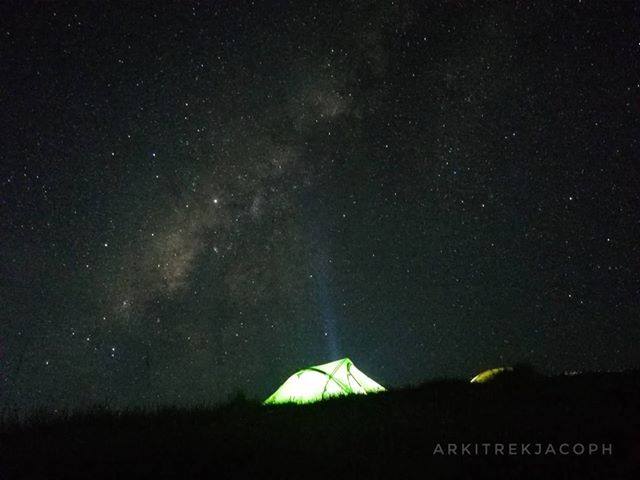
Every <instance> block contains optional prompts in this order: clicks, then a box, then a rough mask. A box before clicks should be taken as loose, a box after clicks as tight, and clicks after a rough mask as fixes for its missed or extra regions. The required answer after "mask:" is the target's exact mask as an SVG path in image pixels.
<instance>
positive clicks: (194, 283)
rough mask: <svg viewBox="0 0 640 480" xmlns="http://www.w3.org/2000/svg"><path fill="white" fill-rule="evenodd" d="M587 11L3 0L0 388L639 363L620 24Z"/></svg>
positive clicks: (621, 7)
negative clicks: (336, 363) (319, 368)
mask: <svg viewBox="0 0 640 480" xmlns="http://www.w3.org/2000/svg"><path fill="white" fill-rule="evenodd" d="M303 3H304V5H303ZM585 3H589V2H577V3H575V4H573V3H572V4H567V5H563V6H549V5H548V4H547V3H544V2H542V3H540V4H536V3H535V2H526V3H520V2H516V3H514V4H513V5H496V4H492V3H491V2H488V3H486V4H484V3H477V2H474V3H467V2H440V3H432V2H409V3H407V4H406V5H403V6H400V5H398V4H395V3H394V2H385V3H383V2H349V4H348V5H345V4H344V3H341V4H339V5H338V4H337V5H332V4H331V2H320V3H318V4H307V3H306V2H300V3H299V4H297V5H296V4H285V3H283V4H278V5H268V4H266V3H264V4H261V5H250V4H246V5H244V4H241V3H238V2H234V3H229V4H226V2H210V3H205V2H202V3H189V4H182V3H178V4H173V3H168V2H167V3H164V2H160V3H158V2H156V3H155V4H154V6H153V7H152V8H151V7H148V8H145V7H143V6H141V5H135V6H129V7H126V8H124V7H123V8H122V9H119V8H118V7H111V6H87V5H83V4H80V3H78V4H73V3H65V4H64V5H58V4H56V3H44V4H43V3H41V2H34V3H33V4H31V3H29V2H25V3H24V5H21V7H20V8H18V9H13V10H11V9H9V8H8V7H2V8H3V10H6V11H4V12H0V13H2V15H0V18H3V21H2V22H3V28H2V32H1V34H2V43H1V46H0V48H1V50H0V53H1V54H2V58H3V62H2V67H1V68H2V69H3V70H2V75H0V102H1V107H2V108H0V126H1V127H2V131H3V140H2V143H1V144H0V154H1V159H2V162H1V166H2V168H1V171H0V182H1V185H2V196H1V198H0V201H1V204H0V208H1V210H0V215H1V218H2V229H1V233H0V294H1V298H2V305H3V308H2V311H1V312H0V320H1V323H0V325H1V328H2V329H1V330H0V355H1V356H0V362H1V371H0V373H1V374H2V382H3V383H2V388H1V389H0V395H1V396H2V397H1V398H2V399H3V401H4V402H7V403H8V404H10V405H14V406H17V407H25V408H29V407H31V406H34V405H56V406H59V405H71V406H83V405H88V404H92V403H96V402H99V403H107V404H113V405H118V406H122V405H141V404H143V405H146V404H149V403H154V404H155V403H160V404H182V403H190V404H191V403H199V402H200V403H201V402H217V401H221V400H224V399H226V398H227V397H228V396H229V395H233V394H234V392H237V391H244V392H246V393H247V394H249V395H251V396H258V397H259V396H262V395H264V394H266V393H268V392H269V391H271V390H272V389H273V386H274V385H277V384H279V383H280V382H281V380H282V379H283V377H284V376H286V375H287V374H288V373H290V372H291V371H292V370H295V369H296V368H299V367H302V366H305V365H312V364H319V363H323V362H327V361H331V360H334V359H335V358H333V357H341V356H349V357H350V358H352V359H353V360H354V362H355V363H357V364H358V365H359V366H360V367H361V368H362V369H363V370H364V371H367V372H371V374H372V375H373V376H374V377H375V378H376V379H379V380H380V381H381V383H383V384H385V385H388V386H391V387H394V386H401V385H405V384H407V383H416V382H420V381H423V380H426V379H431V378H437V377H444V376H454V377H460V378H466V377H470V376H472V374H474V373H477V371H479V370H482V369H485V368H489V367H495V366H500V365H504V364H514V363H519V362H522V363H530V364H532V365H533V366H534V367H535V368H538V369H540V370H541V371H545V372H563V371H565V370H612V369H622V368H631V367H633V366H637V365H638V360H639V357H638V350H637V347H636V345H637V340H638V339H639V338H640V330H638V323H637V320H636V319H637V316H638V313H639V311H640V304H639V303H638V302H639V299H640V277H639V274H638V272H639V271H640V269H639V267H640V265H639V264H638V258H640V255H639V254H640V252H638V248H639V247H638V246H639V245H640V243H639V242H638V238H640V222H639V221H638V212H639V211H640V198H639V196H638V192H640V188H639V186H640V174H639V173H638V169H637V165H636V161H635V159H636V158H637V154H638V143H637V138H638V131H639V129H638V123H637V118H638V93H639V91H640V87H639V85H638V78H637V72H638V71H640V68H639V67H640V65H638V56H637V53H638V44H637V39H638V33H639V32H638V25H640V22H638V21H637V20H638V10H637V6H635V5H633V4H632V3H619V4H616V5H614V6H612V5H608V6H606V7H605V6H601V5H598V4H589V5H585ZM605 19H606V20H605Z"/></svg>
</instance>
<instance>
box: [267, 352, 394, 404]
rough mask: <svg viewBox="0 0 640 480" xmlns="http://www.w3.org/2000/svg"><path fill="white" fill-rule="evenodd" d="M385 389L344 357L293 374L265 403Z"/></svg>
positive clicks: (318, 399)
mask: <svg viewBox="0 0 640 480" xmlns="http://www.w3.org/2000/svg"><path fill="white" fill-rule="evenodd" d="M384 390H385V389H384V387H383V386H382V385H379V384H378V383H376V382H374V381H373V380H371V379H370V378H369V377H367V376H366V375H365V374H364V373H362V372H361V371H360V370H358V369H357V368H356V366H355V365H354V364H353V362H352V361H351V360H349V359H348V358H343V359H342V360H336V361H335V362H331V363H326V364H324V365H317V366H315V367H309V368H305V369H302V370H300V371H299V372H296V373H294V374H293V375H291V376H290V377H289V378H288V379H287V381H286V382H284V383H283V384H282V386H281V387H280V388H279V389H278V390H276V391H275V392H274V393H273V395H271V396H270V397H269V398H267V399H266V400H265V401H264V404H265V405H272V404H277V403H312V402H318V401H320V400H325V399H327V398H329V397H335V396H339V395H352V394H367V393H373V392H383V391H384Z"/></svg>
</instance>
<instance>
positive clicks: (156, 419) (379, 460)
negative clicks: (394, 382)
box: [0, 370, 640, 479]
mask: <svg viewBox="0 0 640 480" xmlns="http://www.w3.org/2000/svg"><path fill="white" fill-rule="evenodd" d="M639 380H640V371H632V372H625V373H597V374H596V373H591V374H579V375H573V376H560V377H543V376H538V375H535V374H533V373H532V372H526V371H522V370H520V371H516V372H514V373H513V374H509V375H505V376H503V377H502V378H499V379H497V380H495V381H493V382H490V383H487V384H482V385H478V384H469V383H467V382H462V381H454V380H443V381H437V382H429V383H426V384H424V385H421V386H419V387H415V388H408V389H404V390H396V391H390V392H387V393H382V394H376V395H369V396H358V397H355V396H354V397H349V398H342V399H337V400H332V401H328V402H324V403H319V404H314V405H308V406H270V407H266V406H262V405H260V403H259V402H252V401H248V400H236V401H233V402H230V403H228V404H226V405H222V406H216V407H208V408H205V407H202V408H194V409H161V410H157V411H128V412H113V411H109V410H108V409H102V408H100V409H96V410H94V411H91V412H85V413H74V414H71V415H60V414H58V415H57V416H56V415H47V414H44V413H41V414H40V415H39V416H35V417H31V418H30V419H29V420H28V421H25V420H21V421H19V422H16V421H15V419H14V420H12V419H11V418H5V420H4V423H3V425H2V433H1V436H0V448H1V451H0V455H1V456H0V458H1V462H2V463H1V467H0V468H1V469H2V470H0V478H3V479H4V478H31V479H39V478H66V479H69V478H91V479H101V478H131V477H135V478H213V477H215V478H265V477H267V478H320V477H325V478H329V477H330V478H345V477H351V478H484V477H487V478H525V477H526V478H528V477H531V478H544V477H543V476H546V477H548V478H606V479H613V478H638V477H636V476H634V470H635V471H636V473H637V470H638V467H640V409H639V405H640V392H639V389H638V385H640V382H639ZM449 443H455V444H456V445H457V449H458V451H457V454H455V455H454V454H453V453H451V454H449V453H448V452H449V449H450V448H451V447H449V446H448V444H449ZM485 443H489V444H491V445H492V446H491V447H489V448H490V449H495V446H494V445H495V444H496V443H498V444H505V447H504V448H505V449H508V448H509V447H508V444H510V443H513V444H516V445H517V447H515V448H517V449H522V448H523V447H522V446H523V445H526V444H529V445H530V446H529V447H528V448H529V452H530V453H528V454H522V453H521V454H518V455H508V454H507V453H508V452H506V451H505V453H504V454H502V455H500V454H498V455H496V454H495V453H492V454H489V455H484V454H482V453H480V454H474V453H473V451H474V448H476V447H474V445H476V444H478V445H479V447H477V448H480V452H482V448H484V447H482V444H485ZM537 444H541V445H542V448H543V449H545V450H546V449H547V448H549V447H548V445H552V447H551V448H553V449H554V450H555V454H553V453H550V452H549V453H548V454H547V455H536V454H535V453H536V451H537V449H539V448H540V447H539V446H537ZM563 444H567V445H568V447H563V448H564V449H566V448H568V449H569V450H570V453H569V454H568V455H564V454H561V453H560V452H559V449H560V446H561V445H563ZM589 444H593V445H598V451H597V452H594V453H592V454H589V453H588V452H587V451H585V453H584V454H580V446H579V445H584V447H585V448H588V446H589ZM463 445H470V446H471V447H470V448H471V452H472V453H471V454H465V455H461V449H462V446H463ZM438 446H440V447H441V448H442V451H440V450H438ZM574 448H576V449H577V453H576V452H575V451H573V449H574Z"/></svg>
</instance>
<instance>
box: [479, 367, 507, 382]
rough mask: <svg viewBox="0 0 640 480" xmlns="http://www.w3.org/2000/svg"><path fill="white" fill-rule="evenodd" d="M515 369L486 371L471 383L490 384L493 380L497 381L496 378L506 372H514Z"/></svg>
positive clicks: (501, 368) (503, 368)
mask: <svg viewBox="0 0 640 480" xmlns="http://www.w3.org/2000/svg"><path fill="white" fill-rule="evenodd" d="M512 371H513V368H511V367H499V368H492V369H490V370H485V371H484V372H481V373H479V374H478V375H476V376H475V377H473V378H472V379H471V383H484V382H489V381H491V380H495V378H496V377H497V376H499V375H501V374H503V373H504V372H512Z"/></svg>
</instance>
